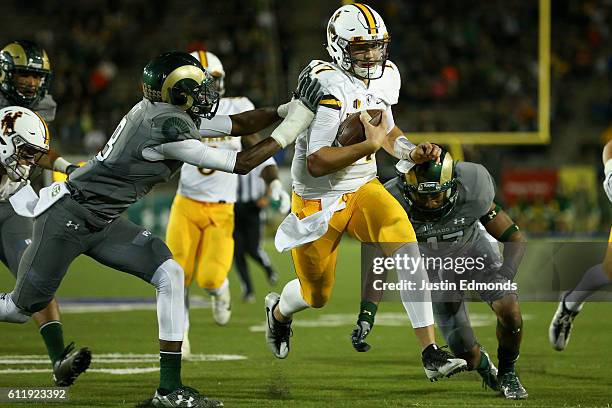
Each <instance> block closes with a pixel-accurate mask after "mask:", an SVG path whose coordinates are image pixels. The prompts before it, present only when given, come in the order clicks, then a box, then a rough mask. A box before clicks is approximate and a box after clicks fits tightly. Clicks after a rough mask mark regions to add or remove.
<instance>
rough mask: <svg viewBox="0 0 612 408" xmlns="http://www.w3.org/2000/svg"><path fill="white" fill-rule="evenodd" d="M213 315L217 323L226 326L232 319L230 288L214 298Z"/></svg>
mask: <svg viewBox="0 0 612 408" xmlns="http://www.w3.org/2000/svg"><path fill="white" fill-rule="evenodd" d="M212 314H213V319H214V321H215V323H217V324H218V325H219V326H225V325H226V324H227V322H229V320H230V317H232V303H231V296H230V291H229V288H227V289H226V290H225V291H223V293H221V294H220V295H213V296H212Z"/></svg>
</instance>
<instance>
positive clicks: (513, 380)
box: [498, 371, 529, 400]
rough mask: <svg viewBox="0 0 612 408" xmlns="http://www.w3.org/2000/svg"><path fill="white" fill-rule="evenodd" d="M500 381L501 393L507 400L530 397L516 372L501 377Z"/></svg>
mask: <svg viewBox="0 0 612 408" xmlns="http://www.w3.org/2000/svg"><path fill="white" fill-rule="evenodd" d="M498 380H499V388H500V390H501V393H502V394H503V396H504V397H505V398H506V399H513V400H517V399H525V398H527V397H528V396H529V394H528V393H527V390H526V389H525V387H523V385H522V384H521V381H520V380H519V378H518V376H517V375H516V373H515V372H514V371H510V372H508V373H505V374H503V375H501V376H499V377H498Z"/></svg>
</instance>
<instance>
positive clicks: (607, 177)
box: [603, 159, 612, 203]
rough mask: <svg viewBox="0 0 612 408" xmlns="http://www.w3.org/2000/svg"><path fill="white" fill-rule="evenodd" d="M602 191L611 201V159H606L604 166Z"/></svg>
mask: <svg viewBox="0 0 612 408" xmlns="http://www.w3.org/2000/svg"><path fill="white" fill-rule="evenodd" d="M604 176H605V177H604V182H603V186H604V191H605V192H606V195H607V196H608V200H610V202H611V203H612V159H610V160H608V161H607V162H606V164H605V167H604Z"/></svg>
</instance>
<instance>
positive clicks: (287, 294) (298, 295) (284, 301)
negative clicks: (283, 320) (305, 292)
mask: <svg viewBox="0 0 612 408" xmlns="http://www.w3.org/2000/svg"><path fill="white" fill-rule="evenodd" d="M309 307H310V305H309V304H308V303H306V300H304V297H303V296H302V289H301V287H300V281H299V280H298V279H294V280H292V281H289V282H288V283H287V284H286V285H285V287H284V288H283V292H282V293H281V297H280V302H278V308H279V309H278V310H279V311H280V312H281V314H282V315H283V316H285V317H289V318H291V316H293V314H294V313H297V312H300V311H302V310H304V309H308V308H309Z"/></svg>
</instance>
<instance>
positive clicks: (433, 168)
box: [398, 149, 457, 222]
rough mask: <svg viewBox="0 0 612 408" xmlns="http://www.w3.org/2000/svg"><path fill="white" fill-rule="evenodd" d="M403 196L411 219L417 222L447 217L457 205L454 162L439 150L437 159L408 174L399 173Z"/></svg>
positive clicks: (445, 152) (449, 156) (446, 153)
mask: <svg viewBox="0 0 612 408" xmlns="http://www.w3.org/2000/svg"><path fill="white" fill-rule="evenodd" d="M398 176H399V178H400V181H401V185H402V186H403V189H402V190H403V194H404V198H406V201H408V204H409V205H410V216H411V217H412V218H414V219H415V220H417V221H424V222H435V221H438V220H440V219H442V218H443V217H444V216H445V215H446V214H448V213H449V212H450V211H451V210H452V209H453V207H454V206H455V202H456V201H457V178H456V174H455V162H454V161H453V158H452V156H451V154H450V153H449V152H447V151H446V150H444V149H442V152H441V153H440V159H439V161H437V160H430V161H427V162H425V163H421V164H416V165H414V166H413V167H412V168H411V169H410V170H409V171H408V172H407V173H402V172H398Z"/></svg>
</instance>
